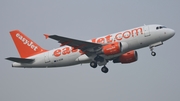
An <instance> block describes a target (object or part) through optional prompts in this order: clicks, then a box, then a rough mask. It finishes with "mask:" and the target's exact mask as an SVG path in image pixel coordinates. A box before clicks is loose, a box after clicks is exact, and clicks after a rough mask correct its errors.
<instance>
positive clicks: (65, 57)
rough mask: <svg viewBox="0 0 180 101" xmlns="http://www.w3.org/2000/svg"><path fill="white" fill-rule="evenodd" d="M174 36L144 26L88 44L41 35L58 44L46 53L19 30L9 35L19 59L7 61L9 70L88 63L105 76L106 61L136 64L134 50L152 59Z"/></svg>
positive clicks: (162, 29) (156, 27)
mask: <svg viewBox="0 0 180 101" xmlns="http://www.w3.org/2000/svg"><path fill="white" fill-rule="evenodd" d="M174 34H175V31H174V30H173V29H170V28H167V27H165V26H163V25H157V24H154V25H144V26H140V27H137V28H133V29H129V30H125V31H122V32H117V33H114V34H109V35H106V36H102V37H99V38H93V39H91V40H87V41H82V40H78V39H73V38H67V37H63V36H58V35H48V34H44V36H45V38H51V39H54V40H56V41H58V42H59V43H60V44H61V45H60V47H59V48H57V49H53V50H46V49H43V48H42V47H40V46H39V45H38V44H36V43H35V42H34V41H32V40H31V39H30V38H28V37H27V36H26V35H24V34H23V33H22V32H20V31H19V30H12V31H10V35H11V37H12V39H13V41H14V43H15V45H16V48H17V50H18V52H19V54H20V58H18V57H9V58H6V59H7V60H10V61H13V62H14V63H13V64H12V67H24V68H51V67H65V66H71V65H76V64H83V63H90V66H91V67H92V68H96V67H97V66H102V68H101V71H102V72H103V73H107V72H108V71H109V70H108V68H107V67H106V64H107V63H108V62H109V61H112V62H113V63H122V64H125V63H132V62H135V61H137V60H138V54H137V52H136V51H135V50H137V49H140V48H143V47H149V48H150V51H151V55H152V56H155V55H156V53H155V52H154V51H153V47H156V46H159V45H162V44H163V42H164V41H166V40H167V39H169V38H171V37H172V36H174Z"/></svg>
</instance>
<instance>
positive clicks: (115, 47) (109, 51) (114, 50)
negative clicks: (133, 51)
mask: <svg viewBox="0 0 180 101" xmlns="http://www.w3.org/2000/svg"><path fill="white" fill-rule="evenodd" d="M127 50H128V44H127V43H126V42H114V43H110V44H107V45H104V46H103V47H102V52H103V53H104V54H105V55H115V54H118V53H121V52H125V51H127Z"/></svg>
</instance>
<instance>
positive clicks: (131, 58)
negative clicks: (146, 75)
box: [113, 50, 138, 64]
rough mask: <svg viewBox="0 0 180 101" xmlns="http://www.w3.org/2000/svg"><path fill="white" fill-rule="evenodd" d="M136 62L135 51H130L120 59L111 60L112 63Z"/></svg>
mask: <svg viewBox="0 0 180 101" xmlns="http://www.w3.org/2000/svg"><path fill="white" fill-rule="evenodd" d="M137 60H138V54H137V52H136V51H134V50H132V51H129V52H127V53H124V54H122V55H121V56H120V57H118V58H116V59H114V60H113V63H122V64H124V63H131V62H135V61H137Z"/></svg>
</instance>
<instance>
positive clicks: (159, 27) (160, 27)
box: [156, 26, 166, 29]
mask: <svg viewBox="0 0 180 101" xmlns="http://www.w3.org/2000/svg"><path fill="white" fill-rule="evenodd" d="M162 28H166V27H165V26H158V27H156V29H162Z"/></svg>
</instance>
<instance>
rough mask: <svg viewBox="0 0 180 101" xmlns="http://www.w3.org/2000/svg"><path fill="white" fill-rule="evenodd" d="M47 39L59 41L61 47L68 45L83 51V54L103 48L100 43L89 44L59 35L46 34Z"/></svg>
mask: <svg viewBox="0 0 180 101" xmlns="http://www.w3.org/2000/svg"><path fill="white" fill-rule="evenodd" d="M44 36H45V37H46V38H51V39H54V40H57V41H58V42H59V43H61V46H63V45H68V46H72V47H74V48H76V49H81V50H82V51H83V52H85V53H86V52H90V51H89V50H90V49H95V48H98V47H101V46H102V44H98V43H92V42H87V41H82V40H77V39H72V38H67V37H62V36H58V35H46V34H44Z"/></svg>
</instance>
